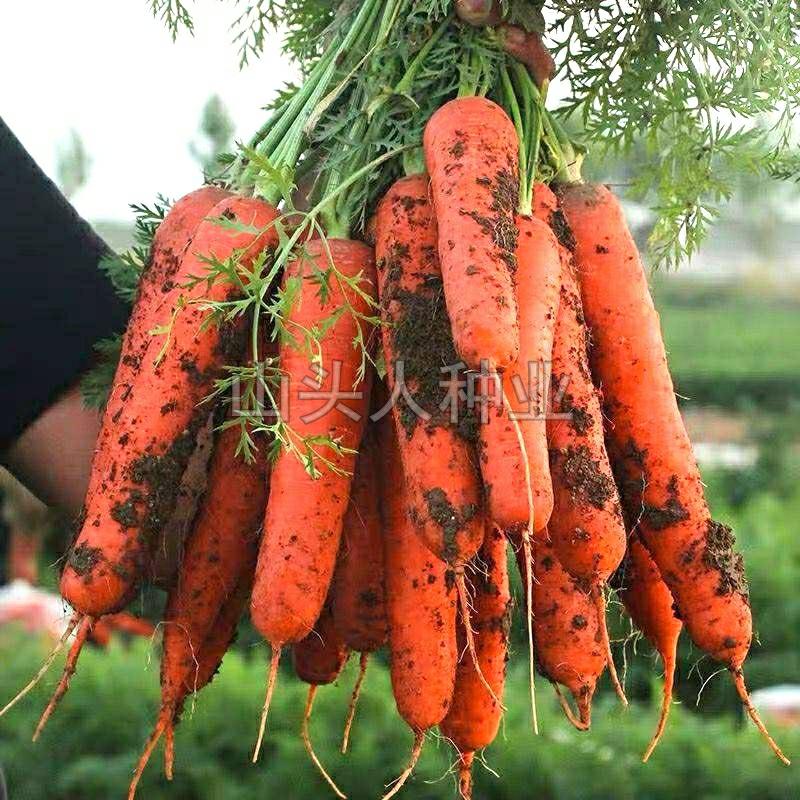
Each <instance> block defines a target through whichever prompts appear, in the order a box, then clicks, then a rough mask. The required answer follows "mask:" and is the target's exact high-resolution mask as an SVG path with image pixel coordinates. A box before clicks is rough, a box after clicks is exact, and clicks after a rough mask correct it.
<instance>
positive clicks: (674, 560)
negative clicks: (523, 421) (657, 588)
mask: <svg viewBox="0 0 800 800" xmlns="http://www.w3.org/2000/svg"><path fill="white" fill-rule="evenodd" d="M561 202H562V206H563V209H564V213H565V215H566V218H567V221H568V223H569V225H570V227H571V229H572V232H573V235H574V237H575V259H576V265H577V267H578V270H579V275H580V281H581V290H582V294H583V305H584V310H585V312H586V316H587V322H588V324H589V327H590V329H591V333H592V337H593V348H592V367H593V370H594V374H595V378H596V380H597V381H598V382H599V383H600V385H601V386H602V391H603V397H604V402H605V412H606V415H607V417H608V433H607V435H608V437H609V439H610V441H611V442H612V446H613V449H614V450H615V451H617V453H618V454H619V460H618V465H617V466H618V471H619V473H620V476H621V480H620V489H621V492H622V497H623V503H624V504H625V505H626V507H627V509H628V513H629V514H630V515H631V516H633V517H634V518H636V519H638V523H637V525H636V530H637V532H638V533H639V536H640V537H641V540H642V542H643V543H644V545H645V546H646V547H647V549H648V550H649V551H650V554H651V555H652V557H653V560H654V561H655V563H656V565H657V566H658V569H659V571H660V572H661V576H662V577H663V579H664V581H665V582H666V584H667V586H668V587H669V589H670V591H671V592H672V596H673V597H674V598H675V604H676V606H677V608H678V612H679V614H680V617H681V619H682V620H683V622H684V624H685V625H686V629H687V631H688V633H689V635H690V636H691V638H692V640H693V641H694V643H695V644H696V645H697V646H698V647H699V648H700V649H701V650H703V651H704V652H706V653H708V654H709V655H711V656H712V657H713V658H715V659H716V660H717V661H720V662H721V663H722V664H724V665H725V666H726V667H727V668H728V669H729V670H730V672H731V675H732V677H733V681H734V684H735V686H736V689H737V692H738V694H739V696H740V698H741V700H742V703H743V704H744V706H745V708H746V709H747V712H748V714H749V715H750V717H751V719H752V720H753V722H754V723H755V725H756V726H757V727H758V728H759V730H760V731H761V733H762V734H763V735H764V736H765V738H766V739H767V741H768V742H769V744H770V746H771V747H772V749H773V750H774V751H775V753H776V755H777V756H778V757H779V758H780V759H781V760H783V761H784V762H787V761H788V759H786V757H785V756H784V755H783V753H781V751H780V749H779V748H778V746H777V744H775V742H774V741H773V740H772V739H771V738H770V737H769V734H768V733H767V731H766V729H765V728H764V725H763V723H762V722H761V720H760V718H759V716H758V714H757V712H756V710H755V708H754V707H753V704H752V703H751V701H750V697H749V694H748V692H747V689H746V687H745V683H744V674H743V672H742V664H743V663H744V660H745V657H746V656H747V652H748V650H749V648H750V643H751V640H752V615H751V611H750V605H749V600H748V590H747V582H746V579H745V576H744V566H743V562H742V558H741V556H740V555H738V554H737V553H736V552H735V550H734V548H733V545H734V542H735V539H734V536H733V533H732V532H731V530H730V528H728V527H727V526H726V525H723V524H721V523H719V522H716V521H714V520H713V519H712V517H711V514H710V512H709V509H708V505H707V503H706V500H705V497H704V494H703V485H702V481H701V477H700V471H699V470H698V468H697V463H696V461H695V459H694V455H693V453H692V447H691V443H690V441H689V437H688V435H687V433H686V428H685V427H684V425H683V421H682V420H681V415H680V412H679V410H678V404H677V401H676V399H675V392H674V389H673V386H672V378H671V377H670V374H669V368H668V366H667V357H666V352H665V349H664V342H663V339H662V337H661V330H660V326H659V320H658V314H657V312H656V310H655V308H654V306H653V300H652V298H651V296H650V292H649V290H648V287H647V278H646V276H645V272H644V267H643V265H642V261H641V258H640V256H639V253H638V251H637V248H636V245H635V243H634V241H633V238H632V236H631V235H630V232H629V231H628V228H627V225H626V224H625V220H624V217H623V214H622V209H621V207H620V205H619V202H618V200H617V199H616V198H615V197H614V195H613V194H612V193H611V192H610V191H609V190H608V189H606V188H605V187H602V186H594V185H572V186H568V187H565V188H564V189H563V190H562V193H561Z"/></svg>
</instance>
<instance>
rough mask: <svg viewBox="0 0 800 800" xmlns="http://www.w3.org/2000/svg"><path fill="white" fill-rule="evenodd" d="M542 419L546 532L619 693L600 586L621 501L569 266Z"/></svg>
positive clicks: (613, 550) (611, 561) (620, 532)
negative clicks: (549, 493)
mask: <svg viewBox="0 0 800 800" xmlns="http://www.w3.org/2000/svg"><path fill="white" fill-rule="evenodd" d="M551 396H552V402H551V413H550V414H549V415H548V419H547V435H548V438H549V442H550V471H551V475H552V478H553V496H554V501H555V502H554V508H553V518H552V520H551V522H550V527H549V533H550V539H551V541H552V543H553V548H554V550H555V553H556V556H557V557H558V560H559V562H560V563H561V565H562V566H563V567H564V569H566V570H567V572H569V574H570V575H572V576H573V577H574V578H577V579H579V580H581V581H583V582H584V584H585V585H586V586H587V587H588V588H589V589H590V591H591V594H592V596H593V597H594V600H595V602H596V603H597V614H598V620H599V622H600V627H601V631H602V636H603V644H604V647H605V649H606V654H607V657H608V668H609V672H610V674H611V679H612V683H613V684H614V688H615V689H616V692H617V694H618V696H619V698H620V700H621V701H622V703H623V704H624V705H627V703H628V701H627V699H626V698H625V692H624V691H623V689H622V685H621V684H620V681H619V678H618V677H617V671H616V669H615V666H614V658H613V655H612V652H611V643H610V640H609V636H608V629H607V626H606V623H605V600H604V597H603V587H604V586H605V584H606V582H607V581H608V578H609V577H610V576H611V574H612V573H613V572H614V570H616V568H617V567H618V566H619V565H620V563H621V561H622V558H623V556H624V555H625V544H626V538H627V536H626V533H625V525H624V523H623V520H622V510H621V508H620V501H619V495H618V492H617V487H616V484H615V483H614V477H613V474H612V472H611V465H610V464H609V460H608V454H607V453H606V447H605V442H604V439H603V422H602V412H601V409H600V399H599V396H598V393H597V390H596V389H595V387H594V385H593V384H592V377H591V374H590V373H589V360H588V354H587V339H586V325H585V323H584V316H583V307H582V305H581V297H580V290H579V288H578V284H577V281H576V279H575V273H574V270H573V265H572V262H571V260H567V261H565V263H564V266H563V269H562V271H561V303H560V305H559V309H558V319H557V322H556V335H555V343H554V346H553V369H552V379H551Z"/></svg>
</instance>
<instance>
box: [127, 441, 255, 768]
mask: <svg viewBox="0 0 800 800" xmlns="http://www.w3.org/2000/svg"><path fill="white" fill-rule="evenodd" d="M239 436H240V430H239V428H238V426H233V427H230V428H227V429H225V430H223V431H222V432H221V433H220V434H219V436H218V438H217V441H216V443H215V446H214V451H213V454H212V456H211V464H210V468H209V477H208V490H207V492H206V495H205V497H204V498H203V501H202V504H201V506H200V508H199V510H198V512H197V516H196V518H195V520H194V524H193V527H192V531H191V533H190V535H189V537H188V539H187V541H186V544H185V552H184V555H183V560H182V562H181V565H180V570H179V573H178V578H177V580H176V582H175V585H174V586H173V587H172V589H171V590H170V592H169V596H168V598H167V605H166V610H165V615H164V616H165V622H164V639H163V643H162V655H161V708H160V710H159V714H158V718H157V721H156V725H155V728H154V731H153V735H152V736H151V738H150V740H148V747H147V748H146V751H145V752H146V754H147V756H149V755H150V753H151V752H152V747H153V746H154V745H155V742H157V741H158V738H159V737H160V736H161V735H162V734H165V735H166V737H167V741H168V742H170V741H171V740H172V730H173V727H174V724H175V722H176V721H177V718H178V716H179V714H180V710H181V707H182V705H183V701H184V699H185V698H186V697H187V696H188V695H190V694H192V693H193V692H196V691H197V690H198V689H200V688H202V686H203V685H204V682H203V681H204V677H203V675H202V674H201V673H202V669H203V661H202V659H201V655H200V654H201V653H202V652H203V650H204V648H205V647H206V643H207V642H209V640H212V637H213V636H214V633H215V627H216V626H218V625H219V624H220V622H219V620H220V615H221V614H223V609H226V607H227V605H228V603H229V601H230V599H231V598H232V597H234V595H237V592H238V591H239V587H241V586H242V585H246V587H247V588H248V589H249V587H250V586H251V584H252V576H253V572H254V570H255V561H256V554H257V546H258V535H257V533H258V528H259V524H260V522H261V517H262V515H263V513H264V504H265V503H266V498H267V481H266V457H265V455H264V453H263V450H264V444H263V443H262V452H258V453H257V458H256V460H255V462H254V463H252V464H247V463H246V462H245V461H244V459H243V458H242V457H241V456H239V455H237V453H236V450H237V445H238V442H239ZM247 594H248V596H249V592H248V593H247ZM232 602H234V606H235V607H239V608H240V606H241V603H240V601H239V600H238V599H237V600H235V601H232ZM236 604H238V606H236ZM233 613H234V612H233V610H231V614H233ZM239 616H241V608H240V610H239V614H238V615H237V616H236V620H235V621H232V622H231V623H230V624H231V625H232V626H233V627H234V628H235V624H236V622H238V619H239ZM223 627H224V626H223ZM229 627H230V626H229ZM223 652H224V651H223ZM221 656H222V654H220V659H221ZM153 737H155V741H154V740H153ZM170 759H171V755H168V762H167V773H168V774H169V773H171V770H172V766H171V763H170ZM146 763H147V760H146V759H144V760H143V761H141V762H140V767H141V769H144V766H145V765H146Z"/></svg>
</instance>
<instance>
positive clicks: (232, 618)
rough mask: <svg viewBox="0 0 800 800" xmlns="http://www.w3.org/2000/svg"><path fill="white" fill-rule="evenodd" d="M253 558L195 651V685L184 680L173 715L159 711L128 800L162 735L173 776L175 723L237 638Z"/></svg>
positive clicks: (247, 591)
mask: <svg viewBox="0 0 800 800" xmlns="http://www.w3.org/2000/svg"><path fill="white" fill-rule="evenodd" d="M253 556H254V558H253V560H252V562H251V565H250V569H249V570H248V572H247V574H246V575H243V576H242V579H241V580H240V582H239V584H238V586H237V587H236V589H235V590H234V591H233V592H232V593H231V594H230V595H229V596H228V597H227V599H226V600H225V602H224V605H223V606H222V608H221V609H220V611H219V614H218V616H217V618H216V620H215V622H214V624H213V626H212V628H211V631H210V633H209V635H208V637H207V638H206V640H205V641H204V642H203V644H202V646H201V647H200V650H199V651H198V652H197V653H196V654H195V659H194V663H193V667H192V676H193V677H192V679H191V686H190V685H189V681H188V680H187V681H185V682H184V683H183V687H182V691H183V692H184V694H183V697H181V698H180V701H179V702H178V704H177V706H176V707H175V709H174V713H173V714H172V715H169V714H165V713H161V714H159V718H158V721H157V723H156V726H155V728H154V729H153V732H152V733H151V734H150V737H149V738H148V740H147V743H146V745H145V748H144V750H143V752H142V754H141V756H140V757H139V761H138V762H137V764H136V769H135V771H134V775H133V779H132V780H131V784H130V787H129V789H128V800H133V798H134V797H135V796H136V789H137V787H138V785H139V781H140V779H141V777H142V774H143V773H144V770H145V767H146V766H147V763H148V761H149V760H150V756H151V755H152V754H153V750H155V748H156V745H157V744H158V742H159V741H160V739H161V737H162V736H164V738H165V746H164V761H165V771H166V775H167V778H168V779H169V780H172V769H173V763H174V753H175V742H174V731H175V725H176V724H177V722H178V719H179V718H180V715H181V713H182V711H183V705H184V702H185V700H186V698H187V697H188V696H189V695H190V694H196V693H197V692H199V691H200V690H201V689H203V688H204V687H205V686H207V685H208V684H209V683H210V682H211V681H212V680H213V678H214V676H215V675H216V674H217V672H218V671H219V667H220V664H221V663H222V659H223V658H224V656H225V653H227V652H228V649H229V648H230V646H231V644H232V643H233V641H234V639H235V638H236V628H237V627H238V624H239V620H240V619H241V618H242V614H243V613H244V610H245V608H246V607H247V603H248V601H249V599H250V592H251V589H252V585H253V571H254V569H255V553H253Z"/></svg>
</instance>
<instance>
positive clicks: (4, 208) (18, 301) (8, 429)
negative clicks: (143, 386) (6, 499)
mask: <svg viewBox="0 0 800 800" xmlns="http://www.w3.org/2000/svg"><path fill="white" fill-rule="evenodd" d="M106 250H107V248H106V245H105V244H104V242H103V241H102V240H101V239H100V238H99V237H98V236H97V234H95V233H94V231H92V229H91V228H90V227H89V225H88V224H87V223H86V222H84V221H83V220H82V219H81V218H80V217H79V216H78V215H77V213H76V212H75V210H74V209H73V208H72V206H71V205H70V204H69V203H68V202H67V200H66V198H65V197H64V196H63V195H62V194H61V192H59V190H58V189H57V188H56V186H55V185H54V184H53V183H52V182H51V181H50V180H49V179H48V178H47V176H46V175H45V174H44V173H43V172H42V171H41V170H40V169H39V167H38V166H37V165H36V164H35V162H34V161H33V159H32V158H31V157H30V156H29V155H28V153H27V152H26V151H25V149H24V148H23V146H22V145H21V144H20V142H19V141H18V140H17V138H16V137H15V136H14V134H13V133H11V131H10V130H9V129H8V127H7V126H6V125H5V123H4V122H3V120H2V119H0V276H2V284H0V408H2V414H0V452H2V451H3V450H5V449H6V448H7V447H8V445H10V444H11V443H12V442H13V441H14V439H15V438H16V437H17V436H18V435H19V434H20V433H22V431H23V430H24V429H25V428H26V427H27V426H28V425H29V424H30V423H31V422H33V421H34V420H35V419H36V418H37V417H38V416H39V415H40V414H41V413H42V412H43V411H44V410H45V409H46V408H47V407H48V406H49V405H50V404H52V403H53V401H54V400H56V399H57V398H58V397H59V395H60V394H62V393H63V392H64V391H65V390H66V389H68V388H69V387H70V386H72V385H74V384H75V382H76V381H77V380H78V378H79V377H80V375H81V373H83V372H84V371H85V370H86V369H87V368H88V367H89V366H90V365H91V363H92V360H93V355H94V353H93V345H94V343H95V342H96V341H97V340H98V339H102V338H104V337H106V336H110V335H112V334H113V333H116V332H118V331H121V330H123V329H124V327H125V323H126V320H127V316H128V311H127V309H126V307H125V305H124V304H123V303H122V302H121V301H120V300H119V299H118V298H117V296H116V295H115V294H114V290H113V288H112V286H111V283H110V282H109V280H108V279H107V278H106V276H105V275H104V273H103V272H102V271H101V270H99V269H98V267H97V264H98V261H99V260H100V258H101V256H102V255H103V254H104V253H105V252H106Z"/></svg>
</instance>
